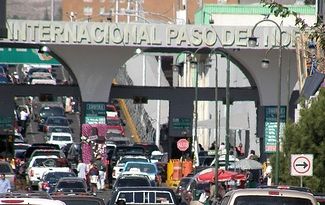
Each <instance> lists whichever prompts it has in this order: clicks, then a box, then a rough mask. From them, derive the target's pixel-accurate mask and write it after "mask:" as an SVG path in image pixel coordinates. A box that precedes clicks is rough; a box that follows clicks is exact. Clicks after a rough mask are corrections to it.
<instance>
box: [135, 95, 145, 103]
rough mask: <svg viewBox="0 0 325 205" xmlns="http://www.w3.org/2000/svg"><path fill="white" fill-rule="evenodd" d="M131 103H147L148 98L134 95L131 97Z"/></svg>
mask: <svg viewBox="0 0 325 205" xmlns="http://www.w3.org/2000/svg"><path fill="white" fill-rule="evenodd" d="M133 103H134V104H147V103H148V98H147V97H144V96H134V97H133Z"/></svg>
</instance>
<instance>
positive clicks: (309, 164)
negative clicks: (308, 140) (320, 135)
mask: <svg viewBox="0 0 325 205" xmlns="http://www.w3.org/2000/svg"><path fill="white" fill-rule="evenodd" d="M313 160H314V155H313V154H292V155H291V176H300V186H301V187H302V186H303V183H302V177H303V176H313Z"/></svg>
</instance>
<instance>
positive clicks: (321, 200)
mask: <svg viewBox="0 0 325 205" xmlns="http://www.w3.org/2000/svg"><path fill="white" fill-rule="evenodd" d="M314 196H315V198H316V201H317V204H318V205H325V194H320V193H314Z"/></svg>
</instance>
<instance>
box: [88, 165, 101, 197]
mask: <svg viewBox="0 0 325 205" xmlns="http://www.w3.org/2000/svg"><path fill="white" fill-rule="evenodd" d="M88 178H89V184H90V192H91V193H93V195H97V183H98V178H99V170H98V167H97V165H96V164H95V163H93V164H92V167H91V168H90V170H89V172H88Z"/></svg>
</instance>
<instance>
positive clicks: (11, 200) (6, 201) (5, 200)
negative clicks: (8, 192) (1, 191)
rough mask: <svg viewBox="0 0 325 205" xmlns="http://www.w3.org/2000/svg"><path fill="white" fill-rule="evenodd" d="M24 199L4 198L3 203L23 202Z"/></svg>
mask: <svg viewBox="0 0 325 205" xmlns="http://www.w3.org/2000/svg"><path fill="white" fill-rule="evenodd" d="M23 202H24V200H21V199H4V200H1V203H4V204H6V203H7V204H19V203H23Z"/></svg>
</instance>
